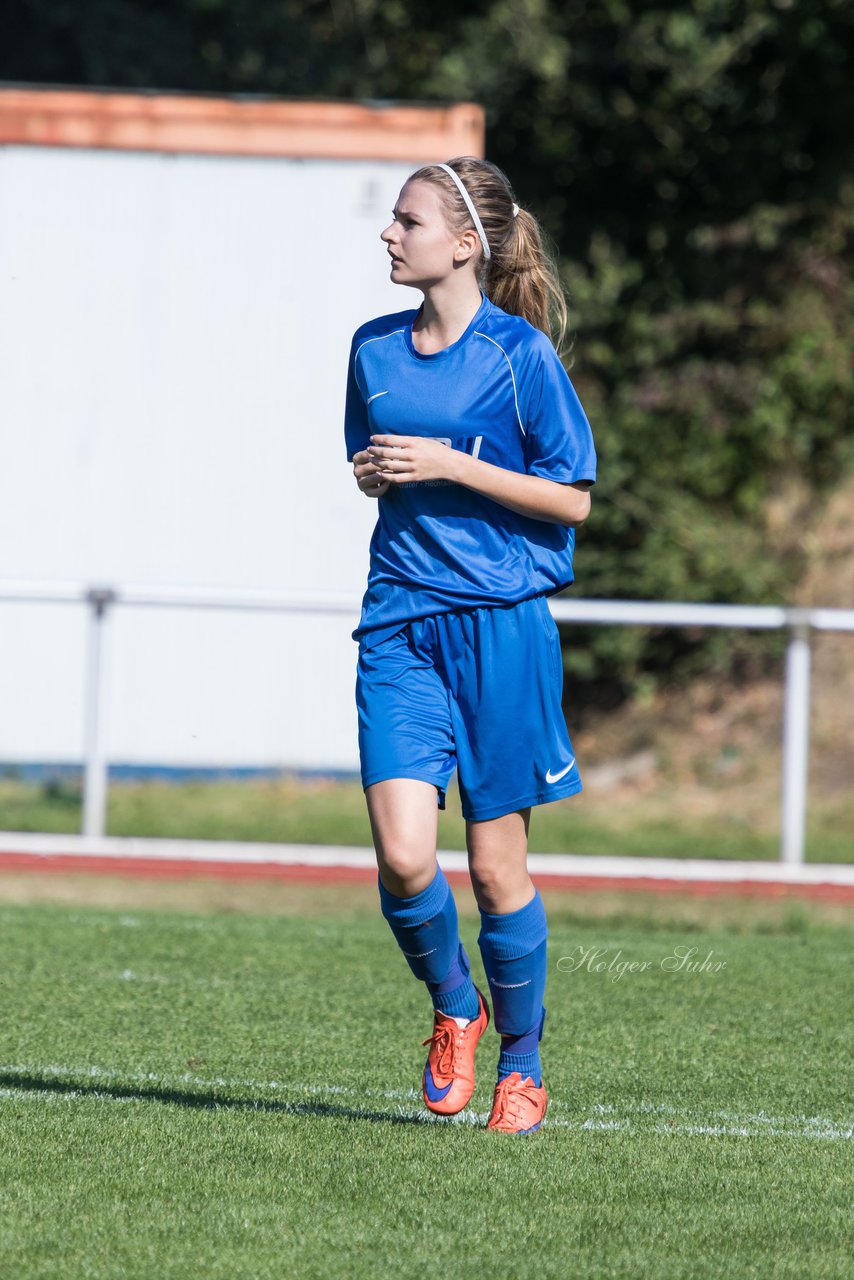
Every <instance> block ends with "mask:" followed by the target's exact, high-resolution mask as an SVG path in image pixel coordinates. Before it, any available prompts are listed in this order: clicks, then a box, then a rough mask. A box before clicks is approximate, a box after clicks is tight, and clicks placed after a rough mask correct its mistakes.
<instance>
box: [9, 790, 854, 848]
mask: <svg viewBox="0 0 854 1280" xmlns="http://www.w3.org/2000/svg"><path fill="white" fill-rule="evenodd" d="M697 799H698V803H692V796H691V794H690V793H687V792H686V791H685V790H684V788H680V787H679V786H678V785H675V784H674V785H673V786H672V787H670V788H664V789H661V788H659V789H658V790H657V791H655V792H654V793H650V794H644V793H643V792H641V793H636V792H635V793H628V794H626V793H618V794H616V795H615V794H611V793H607V794H604V795H603V794H597V793H596V791H595V789H594V788H591V789H589V790H585V791H584V792H582V793H581V795H578V796H573V797H572V799H570V800H563V801H558V802H556V803H554V804H548V805H541V806H540V807H538V808H537V809H536V810H535V812H534V814H533V816H532V821H531V838H530V847H531V849H532V850H535V851H537V852H539V853H581V854H591V855H598V854H623V855H628V856H634V855H647V856H652V857H673V858H681V857H693V858H747V859H754V858H755V859H772V860H773V859H777V858H779V856H780V841H779V835H778V834H777V831H778V814H777V806H778V798H777V795H776V792H774V793H773V794H772V795H771V797H770V799H769V797H768V795H766V794H765V792H762V793H761V794H760V792H759V791H751V790H749V789H748V791H747V792H746V793H743V794H742V793H740V795H739V800H738V803H736V801H735V799H734V798H733V797H731V796H730V795H729V793H728V792H726V791H723V792H717V791H716V790H715V788H714V786H712V785H711V784H707V785H705V786H704V787H703V788H701V789H698V796H697ZM80 822H81V798H80V789H79V786H77V785H74V784H72V783H70V782H67V781H60V780H56V781H54V782H49V783H47V784H40V785H37V784H33V783H25V782H22V781H19V780H16V779H14V778H8V777H7V778H0V830H4V831H52V832H79V830H80ZM107 830H108V834H110V835H114V836H160V837H173V838H184V839H199V840H265V841H274V842H277V841H284V842H292V843H297V844H341V845H360V846H363V847H366V848H370V847H371V843H372V842H371V829H370V824H369V822H368V816H367V810H366V807H365V799H364V794H363V792H362V788H361V786H360V785H359V783H358V782H355V781H354V782H346V781H344V782H342V781H334V780H332V779H322V778H321V779H316V780H313V781H311V780H309V781H306V780H300V779H297V778H291V777H283V778H281V779H275V780H268V781H252V782H245V781H243V782H231V781H226V782H216V783H209V782H191V783H184V784H182V785H175V784H170V783H166V782H146V783H127V782H121V783H113V784H112V785H111V788H110V796H109V812H108V823H107ZM439 845H440V847H441V848H443V849H464V848H465V824H464V823H463V821H462V818H461V816H460V802H459V793H458V790H457V787H456V783H453V784H452V785H451V787H450V788H449V790H448V797H447V809H446V810H445V811H443V812H441V813H440V814H439ZM852 849H854V796H852V794H851V788H850V787H847V788H846V789H845V791H844V793H842V794H841V795H840V796H838V797H837V798H836V800H835V801H833V802H832V803H831V802H830V801H828V800H827V799H825V800H824V801H822V802H821V803H819V802H818V801H814V802H813V803H812V805H811V809H810V826H809V831H808V845H807V859H808V861H811V862H850V861H851V857H852Z"/></svg>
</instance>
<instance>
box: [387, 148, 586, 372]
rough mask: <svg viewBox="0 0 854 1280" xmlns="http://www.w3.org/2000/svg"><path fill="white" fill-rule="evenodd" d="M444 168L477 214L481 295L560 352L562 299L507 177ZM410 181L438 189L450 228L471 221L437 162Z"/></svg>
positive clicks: (469, 159)
mask: <svg viewBox="0 0 854 1280" xmlns="http://www.w3.org/2000/svg"><path fill="white" fill-rule="evenodd" d="M448 166H449V167H450V168H451V169H453V170H454V172H455V173H456V175H457V177H458V178H459V179H460V181H461V182H462V183H463V184H464V185H465V189H466V191H467V192H468V194H469V197H470V199H471V201H472V203H473V205H474V207H475V209H476V210H477V213H478V215H479V217H480V221H481V224H482V229H483V233H484V235H485V237H486V240H487V243H488V245H489V251H490V256H489V257H488V258H487V256H486V254H485V253H484V252H483V250H482V249H481V254H480V259H479V262H478V266H477V274H478V281H479V283H480V286H481V288H482V289H483V292H484V293H485V294H486V295H487V297H488V298H489V299H490V300H491V301H492V302H494V303H495V305H496V306H497V307H501V309H502V311H508V312H510V313H511V314H512V315H517V316H523V317H524V318H525V319H526V320H527V321H528V322H529V323H530V324H532V325H534V326H535V328H537V329H542V331H543V332H544V333H546V334H548V336H549V337H550V338H551V339H552V342H553V343H554V345H555V347H556V348H557V350H558V351H560V349H561V347H562V345H563V342H564V340H565V338H566V332H567V323H568V322H567V310H566V298H565V297H564V292H563V288H562V287H561V283H560V276H559V275H558V270H557V267H556V265H555V262H554V259H553V258H552V256H551V254H550V253H549V252H548V250H547V249H546V247H545V244H544V238H545V237H544V234H543V231H542V229H541V227H540V224H539V223H538V222H537V219H536V218H535V217H534V215H533V214H532V213H529V212H528V211H527V210H526V209H519V208H518V206H517V205H516V203H515V201H514V196H513V191H512V188H511V186H510V183H509V182H508V180H507V177H506V175H505V174H504V173H502V171H501V170H500V169H499V168H498V166H497V165H494V164H491V163H490V161H488V160H478V159H476V158H475V157H474V156H460V157H458V158H457V159H456V160H449V161H448ZM409 181H410V182H431V183H433V184H435V185H436V186H438V187H439V188H440V189H441V191H442V199H443V203H444V205H445V211H446V214H447V217H448V222H449V223H450V225H451V226H452V227H453V228H454V229H455V230H459V231H464V230H465V228H466V227H469V226H471V223H472V218H471V214H470V213H469V210H468V209H467V207H466V203H465V201H464V199H463V197H462V195H461V194H460V192H459V190H458V189H457V186H456V183H455V182H454V181H453V179H452V178H451V177H450V176H449V175H448V174H447V173H445V171H444V170H443V169H442V168H440V167H439V165H437V164H430V165H424V166H423V167H422V168H421V169H417V170H416V172H415V173H413V174H411V175H410V177H409Z"/></svg>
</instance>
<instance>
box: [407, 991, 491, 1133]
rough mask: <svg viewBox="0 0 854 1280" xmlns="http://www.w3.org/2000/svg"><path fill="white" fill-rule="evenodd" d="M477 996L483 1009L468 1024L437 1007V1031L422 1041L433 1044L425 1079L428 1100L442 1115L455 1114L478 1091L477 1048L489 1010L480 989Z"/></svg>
mask: <svg viewBox="0 0 854 1280" xmlns="http://www.w3.org/2000/svg"><path fill="white" fill-rule="evenodd" d="M475 991H477V987H475ZM477 998H478V1001H479V1002H480V1012H479V1013H478V1015H477V1017H476V1018H472V1019H471V1021H470V1022H469V1023H468V1025H467V1026H465V1027H461V1026H460V1025H459V1024H458V1023H457V1020H456V1018H453V1017H451V1016H450V1015H449V1014H445V1013H440V1012H439V1010H438V1009H436V1010H434V1013H433V1034H432V1036H430V1038H429V1040H424V1041H422V1043H423V1044H429V1046H430V1052H429V1053H428V1054H427V1062H426V1064H425V1066H424V1076H423V1079H422V1091H423V1094H424V1101H425V1103H426V1104H427V1106H428V1107H429V1108H430V1110H431V1111H435V1112H436V1114H437V1115H439V1116H455V1115H456V1114H457V1112H458V1111H462V1109H463V1107H464V1106H465V1105H466V1103H467V1102H468V1101H469V1099H470V1098H471V1096H472V1094H473V1093H474V1051H475V1049H476V1048H477V1042H478V1040H479V1039H480V1037H481V1036H482V1035H483V1033H484V1031H485V1030H486V1028H487V1027H488V1026H489V1009H488V1008H487V1006H486V1001H485V1000H484V998H483V996H482V995H481V994H480V992H479V991H477Z"/></svg>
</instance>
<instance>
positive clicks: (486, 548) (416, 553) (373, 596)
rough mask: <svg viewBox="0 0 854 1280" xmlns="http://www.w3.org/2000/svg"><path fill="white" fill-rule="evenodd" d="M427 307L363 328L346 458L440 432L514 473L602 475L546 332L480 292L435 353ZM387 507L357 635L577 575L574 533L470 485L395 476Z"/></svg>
mask: <svg viewBox="0 0 854 1280" xmlns="http://www.w3.org/2000/svg"><path fill="white" fill-rule="evenodd" d="M416 315H417V311H401V312H398V313H397V314H396V315H389V316H380V317H379V318H378V319H376V320H371V321H369V322H368V324H365V325H363V326H362V327H361V328H360V329H358V330H357V331H356V334H355V335H354V338H353V344H352V348H351V352H350V365H349V374H348V381H347V407H346V415H345V437H346V443H347V458H348V461H351V462H352V460H353V454H354V453H357V452H358V451H359V450H362V449H366V448H367V447H368V445H369V443H370V436H371V435H391V434H393V435H408V436H430V437H433V438H434V439H440V440H442V442H443V443H444V444H446V445H448V446H449V447H450V448H452V449H463V450H464V451H465V452H466V453H469V454H471V455H472V456H473V457H477V458H481V459H483V460H484V461H485V462H491V463H493V464H494V465H495V466H498V467H504V468H505V469H506V470H508V471H518V472H522V473H527V474H528V475H537V476H545V477H546V479H548V480H557V481H560V482H561V483H562V484H572V483H574V482H575V481H581V480H589V481H591V482H593V481H595V479H596V453H595V450H594V447H593V438H592V435H591V432H590V426H589V424H588V422H587V418H586V416H585V414H584V410H583V409H582V407H581V404H580V402H579V400H578V397H577V395H576V394H575V390H574V388H573V386H572V383H571V382H570V380H569V377H568V375H567V373H566V370H565V369H564V367H563V365H562V364H561V362H560V359H559V358H558V355H557V352H556V351H555V349H554V347H553V346H552V344H551V342H550V341H549V339H548V338H547V337H546V335H545V334H544V333H542V332H541V331H540V330H539V329H535V328H534V327H533V325H531V324H529V323H528V321H527V320H524V319H522V317H521V316H515V315H509V314H508V313H507V312H506V311H502V310H501V308H500V307H497V306H495V304H494V303H492V302H490V301H489V299H488V298H486V297H484V296H482V298H481V305H480V307H479V308H478V310H477V312H476V314H475V315H474V317H473V318H472V320H471V323H470V324H469V326H468V328H467V329H466V331H465V333H463V334H462V336H461V337H460V338H458V339H457V341H456V342H454V343H452V344H451V346H450V347H446V348H445V349H444V350H443V351H436V352H434V353H433V354H431V355H423V354H422V353H421V352H420V351H418V350H417V349H416V347H415V344H414V343H413V341H412V323H413V321H414V319H415V317H416ZM378 506H379V512H378V517H377V523H376V526H375V528H374V532H373V536H372V538H371V549H370V571H369V574H368V586H367V591H366V592H365V596H364V599H363V601H362V614H361V618H360V620H359V625H358V627H357V628H356V630H355V631H354V632H353V638H354V639H358V640H360V641H361V642H362V644H363V645H365V646H370V645H372V644H374V643H377V642H378V641H380V640H382V639H383V638H385V637H387V636H390V635H392V634H393V633H394V632H395V631H396V630H399V629H400V627H402V626H404V625H405V624H406V623H408V622H410V621H412V620H413V619H415V618H424V617H428V616H430V615H431V614H437V613H447V612H449V611H451V610H456V609H469V608H481V607H483V606H486V605H502V604H514V603H517V602H519V601H521V600H527V599H528V598H530V597H531V596H535V595H552V594H553V593H554V592H556V591H560V590H561V589H562V588H563V587H566V586H568V585H569V583H570V582H572V579H573V573H572V554H573V549H574V546H575V531H574V529H569V528H567V527H566V526H564V525H560V524H553V523H549V522H547V521H544V520H537V519H536V518H534V517H532V516H524V515H519V514H518V513H517V512H515V511H511V510H510V509H509V507H505V506H502V504H501V503H499V502H496V501H495V500H494V499H492V498H488V497H486V496H484V495H483V494H480V493H476V492H475V491H474V490H473V489H469V488H467V487H466V486H465V485H460V484H454V483H451V482H450V481H446V480H427V481H410V482H408V483H404V484H400V485H392V486H391V487H390V488H389V489H388V490H387V491H386V493H385V494H384V495H383V496H382V497H381V498H380V499H378Z"/></svg>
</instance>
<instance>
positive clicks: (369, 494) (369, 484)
mask: <svg viewBox="0 0 854 1280" xmlns="http://www.w3.org/2000/svg"><path fill="white" fill-rule="evenodd" d="M353 475H354V476H355V477H356V484H357V485H358V486H359V488H360V489H361V490H362V493H363V494H364V495H365V497H366V498H381V497H382V496H383V494H384V493H386V492H387V490H388V488H389V481H388V480H383V479H382V477H381V476H380V475H379V468H378V467H377V464H376V463H375V462H374V460H373V459H372V457H371V455H370V454H369V453H368V451H367V450H366V449H360V450H359V452H358V453H354V454H353Z"/></svg>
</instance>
